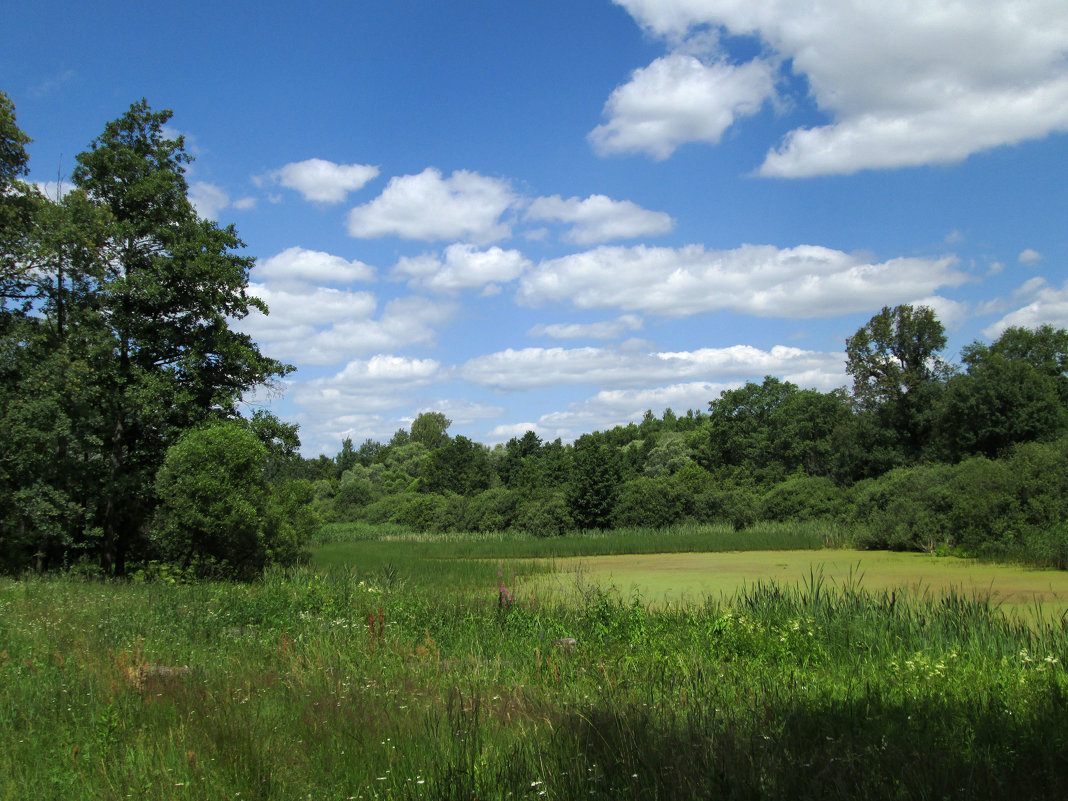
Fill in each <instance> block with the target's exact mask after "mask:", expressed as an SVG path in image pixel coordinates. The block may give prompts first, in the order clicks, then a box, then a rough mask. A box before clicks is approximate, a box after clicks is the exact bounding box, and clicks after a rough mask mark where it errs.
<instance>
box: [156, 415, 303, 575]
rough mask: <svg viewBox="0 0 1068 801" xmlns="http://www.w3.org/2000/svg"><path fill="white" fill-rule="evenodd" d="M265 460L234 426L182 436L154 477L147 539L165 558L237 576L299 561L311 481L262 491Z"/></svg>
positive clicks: (254, 442) (223, 425)
mask: <svg viewBox="0 0 1068 801" xmlns="http://www.w3.org/2000/svg"><path fill="white" fill-rule="evenodd" d="M266 462H267V449H266V447H265V446H264V445H263V443H261V442H260V441H259V439H257V437H256V436H255V435H254V434H253V433H252V432H251V431H249V430H248V428H247V427H245V426H243V425H241V424H240V423H238V422H234V421H227V422H222V423H216V424H214V425H210V426H206V427H202V428H198V429H194V430H192V431H189V432H186V433H185V434H183V435H182V436H181V437H180V438H179V439H178V441H177V442H176V443H175V444H174V445H172V446H171V447H170V448H169V449H168V451H167V457H166V459H165V460H164V463H163V466H162V467H161V468H160V471H159V475H158V476H157V479H156V492H157V495H158V497H159V499H160V507H159V510H158V512H157V515H156V525H155V533H154V541H155V543H156V545H157V547H158V549H159V552H160V554H161V555H162V556H163V557H164V559H166V560H167V561H169V562H173V563H175V564H178V565H180V566H181V567H182V568H189V567H190V566H194V565H211V566H212V569H213V570H216V571H217V572H219V573H220V574H222V575H230V576H234V577H237V578H249V577H252V576H255V575H257V574H259V573H260V572H262V570H263V568H264V567H266V566H267V565H268V564H272V563H277V564H283V565H292V564H297V563H299V562H301V561H305V560H306V559H307V553H306V550H305V548H306V546H307V543H308V542H309V540H310V539H311V536H312V534H313V533H314V531H315V529H316V527H317V524H318V521H317V520H316V518H315V517H314V515H313V514H312V513H311V512H310V508H311V506H310V505H311V501H312V498H313V493H314V491H313V488H312V485H311V482H308V481H294V482H285V483H282V484H278V485H275V486H273V487H271V486H268V484H267V482H266V480H265V479H264V467H265V465H266Z"/></svg>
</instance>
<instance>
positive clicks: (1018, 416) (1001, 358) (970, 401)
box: [938, 325, 1068, 461]
mask: <svg viewBox="0 0 1068 801" xmlns="http://www.w3.org/2000/svg"><path fill="white" fill-rule="evenodd" d="M962 357H963V361H964V363H965V364H966V365H967V373H966V374H963V375H958V376H954V377H953V378H952V379H951V380H950V381H949V384H948V386H947V389H946V393H945V396H944V397H943V399H942V404H941V408H940V413H939V419H938V430H939V436H940V440H941V445H942V448H943V451H944V454H945V456H946V457H948V458H950V459H952V460H954V461H956V460H959V459H962V458H964V457H965V456H969V455H972V454H982V455H984V456H988V457H991V458H993V457H996V456H998V455H1000V454H1001V453H1003V452H1004V451H1005V450H1006V449H1007V448H1008V447H1010V446H1011V445H1015V444H1017V443H1021V442H1030V441H1033V440H1050V439H1054V438H1056V437H1058V436H1059V435H1060V434H1061V433H1062V432H1064V431H1065V429H1066V428H1068V376H1066V375H1065V373H1066V371H1068V331H1065V330H1064V329H1060V330H1055V329H1053V327H1052V326H1048V325H1046V326H1042V327H1041V328H1038V329H1034V330H1030V329H1026V328H1009V329H1006V331H1005V332H1004V333H1003V334H1002V335H1001V336H1000V337H999V338H998V339H997V340H996V341H995V342H994V343H993V344H991V345H989V346H988V345H983V344H981V343H979V342H973V343H972V344H971V345H969V346H968V347H966V348H965V349H964V351H963V353H962Z"/></svg>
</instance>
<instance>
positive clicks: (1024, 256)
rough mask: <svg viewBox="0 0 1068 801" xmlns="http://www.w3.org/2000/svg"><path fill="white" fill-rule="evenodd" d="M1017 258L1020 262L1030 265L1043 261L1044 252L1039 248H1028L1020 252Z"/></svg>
mask: <svg viewBox="0 0 1068 801" xmlns="http://www.w3.org/2000/svg"><path fill="white" fill-rule="evenodd" d="M1017 260H1018V261H1019V262H1020V264H1026V265H1027V266H1029V267H1030V266H1032V265H1035V264H1038V263H1039V262H1040V261H1042V254H1041V253H1039V252H1038V251H1037V250H1032V249H1031V248H1026V249H1025V250H1023V251H1022V252H1021V253H1020V255H1019V256H1018V257H1017Z"/></svg>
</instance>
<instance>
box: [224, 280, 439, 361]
mask: <svg viewBox="0 0 1068 801" xmlns="http://www.w3.org/2000/svg"><path fill="white" fill-rule="evenodd" d="M249 292H250V293H251V294H253V295H255V296H257V297H260V298H262V299H263V300H264V301H266V303H267V305H268V307H269V308H270V315H268V316H264V315H263V314H260V313H259V312H253V313H251V314H250V315H249V316H248V317H246V318H245V319H243V320H240V321H238V322H237V323H235V327H236V328H238V330H241V331H243V332H245V333H247V334H249V335H250V336H251V337H252V338H253V339H254V340H256V342H258V343H259V344H260V345H261V346H262V348H263V351H264V352H265V353H267V354H269V355H270V356H272V357H274V358H276V359H282V360H284V361H294V362H299V363H300V364H302V365H325V364H335V363H337V362H339V361H341V360H343V359H348V358H352V357H353V356H354V355H359V354H366V353H374V352H376V351H390V350H394V349H397V348H400V347H403V346H406V345H417V344H422V345H425V344H429V343H431V342H433V341H434V338H435V333H436V332H435V329H436V327H437V326H438V325H440V324H442V323H443V322H445V321H446V320H448V319H450V318H451V317H452V316H453V314H454V313H455V310H454V308H453V306H452V305H451V304H443V303H434V302H431V301H429V300H426V299H424V298H414V297H408V298H399V299H397V300H394V301H391V302H390V303H387V304H386V306H385V308H384V309H383V310H382V313H381V314H380V315H379V316H378V317H377V318H375V317H374V311H375V308H376V305H377V302H376V299H375V297H374V295H372V294H371V293H370V292H352V291H350V290H343V289H333V288H328V287H320V286H311V285H304V286H291V287H283V288H277V287H273V286H268V285H264V284H251V285H250V286H249Z"/></svg>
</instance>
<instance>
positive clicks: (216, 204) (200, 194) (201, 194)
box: [189, 181, 230, 220]
mask: <svg viewBox="0 0 1068 801" xmlns="http://www.w3.org/2000/svg"><path fill="white" fill-rule="evenodd" d="M189 202H190V203H192V204H193V208H194V209H196V210H197V214H198V215H200V216H201V217H203V218H204V219H205V220H217V219H218V218H219V212H220V211H222V210H223V209H225V208H226V207H227V206H229V205H230V196H229V195H228V194H226V192H225V191H224V190H223V189H222V188H221V187H218V186H216V185H215V184H209V183H207V182H205V181H197V182H196V183H194V184H192V185H190V187H189Z"/></svg>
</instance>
